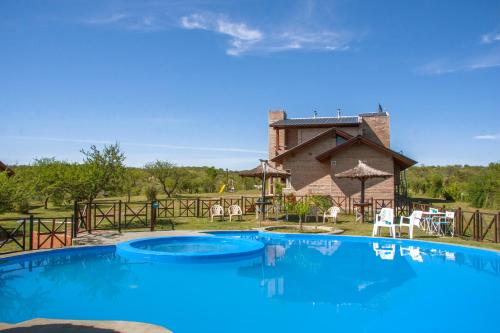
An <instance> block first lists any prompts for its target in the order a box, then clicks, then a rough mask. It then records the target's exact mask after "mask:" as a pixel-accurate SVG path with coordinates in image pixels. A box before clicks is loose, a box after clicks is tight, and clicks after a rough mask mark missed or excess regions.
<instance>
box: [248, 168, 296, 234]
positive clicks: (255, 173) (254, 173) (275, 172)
mask: <svg viewBox="0 0 500 333" xmlns="http://www.w3.org/2000/svg"><path fill="white" fill-rule="evenodd" d="M239 175H240V176H241V177H259V178H261V179H262V197H261V198H260V199H259V200H258V201H257V202H256V204H257V205H259V206H260V207H261V214H259V226H260V222H262V220H263V219H264V218H265V212H266V209H265V206H266V205H267V204H269V202H268V201H267V200H266V179H267V178H281V177H287V176H290V173H289V172H287V171H284V170H279V169H276V168H274V167H272V166H270V165H269V164H268V161H267V160H260V165H259V166H257V167H255V168H253V169H251V170H245V171H241V172H240V173H239Z"/></svg>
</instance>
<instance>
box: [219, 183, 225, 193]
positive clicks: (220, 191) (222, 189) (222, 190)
mask: <svg viewBox="0 0 500 333" xmlns="http://www.w3.org/2000/svg"><path fill="white" fill-rule="evenodd" d="M225 188H226V184H224V185H222V186H221V187H220V190H219V193H222V192H224V189H225Z"/></svg>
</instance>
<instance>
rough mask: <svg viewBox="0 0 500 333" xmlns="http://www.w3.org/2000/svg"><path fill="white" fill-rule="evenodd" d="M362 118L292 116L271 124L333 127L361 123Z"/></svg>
mask: <svg viewBox="0 0 500 333" xmlns="http://www.w3.org/2000/svg"><path fill="white" fill-rule="evenodd" d="M359 123H360V118H359V117H357V116H354V117H316V118H290V119H282V120H278V121H276V122H274V123H272V124H270V125H269V126H271V127H275V128H284V127H331V126H353V125H359Z"/></svg>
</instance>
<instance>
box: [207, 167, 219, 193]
mask: <svg viewBox="0 0 500 333" xmlns="http://www.w3.org/2000/svg"><path fill="white" fill-rule="evenodd" d="M206 174H207V184H208V192H215V190H216V188H217V184H216V182H217V175H218V171H217V169H216V168H214V167H210V168H208V169H207V171H206Z"/></svg>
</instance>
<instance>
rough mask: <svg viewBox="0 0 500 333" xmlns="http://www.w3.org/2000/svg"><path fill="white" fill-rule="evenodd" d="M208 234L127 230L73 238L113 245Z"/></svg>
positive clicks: (100, 232) (180, 231) (82, 242)
mask: <svg viewBox="0 0 500 333" xmlns="http://www.w3.org/2000/svg"><path fill="white" fill-rule="evenodd" d="M193 235H194V236H207V234H205V233H203V232H201V231H200V230H198V231H194V230H171V231H127V232H123V233H119V232H117V231H95V232H93V233H92V234H82V235H80V236H78V238H74V239H73V245H112V244H116V243H119V242H124V241H128V240H131V239H136V238H144V237H164V236H193Z"/></svg>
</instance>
